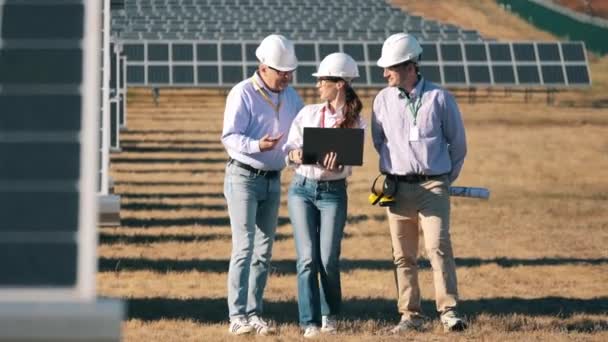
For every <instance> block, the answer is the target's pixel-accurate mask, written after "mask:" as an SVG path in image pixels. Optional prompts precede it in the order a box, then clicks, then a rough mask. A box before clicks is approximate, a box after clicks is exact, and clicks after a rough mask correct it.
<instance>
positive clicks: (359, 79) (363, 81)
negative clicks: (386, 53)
mask: <svg viewBox="0 0 608 342" xmlns="http://www.w3.org/2000/svg"><path fill="white" fill-rule="evenodd" d="M358 68H359V77H357V78H355V79H354V81H353V83H355V84H367V72H366V71H365V65H358Z"/></svg>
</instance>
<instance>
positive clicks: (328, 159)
mask: <svg viewBox="0 0 608 342" xmlns="http://www.w3.org/2000/svg"><path fill="white" fill-rule="evenodd" d="M322 165H323V167H324V168H326V169H327V170H329V171H342V168H343V167H342V165H338V154H337V153H336V152H329V153H328V154H326V155H325V158H323V164H322Z"/></svg>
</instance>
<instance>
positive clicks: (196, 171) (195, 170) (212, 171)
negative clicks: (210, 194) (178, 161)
mask: <svg viewBox="0 0 608 342" xmlns="http://www.w3.org/2000/svg"><path fill="white" fill-rule="evenodd" d="M112 171H116V172H124V173H133V174H150V173H177V172H179V173H183V172H190V173H192V174H193V175H196V174H200V173H209V174H215V173H221V174H224V171H225V170H224V169H207V168H203V167H191V168H188V169H187V170H179V169H148V170H131V169H129V166H128V165H123V167H116V166H112Z"/></svg>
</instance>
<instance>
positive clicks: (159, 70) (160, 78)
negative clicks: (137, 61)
mask: <svg viewBox="0 0 608 342" xmlns="http://www.w3.org/2000/svg"><path fill="white" fill-rule="evenodd" d="M148 82H150V83H157V84H163V83H169V67H168V66H165V65H150V66H148Z"/></svg>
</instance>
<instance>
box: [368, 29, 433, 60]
mask: <svg viewBox="0 0 608 342" xmlns="http://www.w3.org/2000/svg"><path fill="white" fill-rule="evenodd" d="M421 53H422V47H421V46H420V43H418V40H416V38H415V37H414V36H412V35H409V34H406V33H395V34H394V35H392V36H390V37H388V38H387V39H386V40H385V41H384V44H382V56H381V57H380V59H379V60H378V66H379V67H381V68H388V67H390V66H393V65H397V64H400V63H403V62H406V61H409V60H417V59H418V57H419V56H420V54H421Z"/></svg>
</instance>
